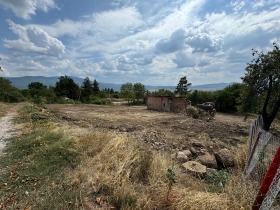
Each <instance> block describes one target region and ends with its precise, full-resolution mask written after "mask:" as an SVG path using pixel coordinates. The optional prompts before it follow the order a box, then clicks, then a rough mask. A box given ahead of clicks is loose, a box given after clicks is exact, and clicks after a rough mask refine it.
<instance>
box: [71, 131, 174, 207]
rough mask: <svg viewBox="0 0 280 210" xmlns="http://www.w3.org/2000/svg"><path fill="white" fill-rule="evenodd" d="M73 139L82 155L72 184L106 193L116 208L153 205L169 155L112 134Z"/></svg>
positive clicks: (104, 194) (95, 192) (169, 161)
mask: <svg viewBox="0 0 280 210" xmlns="http://www.w3.org/2000/svg"><path fill="white" fill-rule="evenodd" d="M77 143H78V145H79V149H80V151H81V152H83V153H84V154H85V156H86V159H85V161H84V162H83V163H82V164H81V165H80V167H79V168H78V169H77V171H76V172H75V173H74V177H73V184H74V185H78V186H81V187H82V188H83V189H88V192H87V193H88V194H95V195H103V196H108V202H109V203H110V204H111V205H113V206H115V207H116V208H118V209H151V208H152V207H153V206H155V205H156V203H157V202H158V201H157V200H156V198H157V196H156V195H158V194H157V193H158V192H159V189H160V190H162V188H163V186H164V187H165V186H167V185H166V183H165V175H166V171H167V168H168V167H170V166H171V165H172V162H171V160H170V159H168V158H167V157H164V156H163V155H161V154H157V153H154V152H152V151H149V150H148V149H147V148H145V147H144V146H143V145H140V144H139V143H137V142H133V141H131V140H129V139H127V138H125V137H123V136H113V135H112V134H106V135H104V134H102V133H93V134H90V135H87V136H85V137H83V138H81V139H80V140H79V141H78V142H77ZM164 191H165V190H164ZM156 192H157V193H156ZM153 193H154V194H155V196H154V199H153ZM160 193H166V192H160Z"/></svg>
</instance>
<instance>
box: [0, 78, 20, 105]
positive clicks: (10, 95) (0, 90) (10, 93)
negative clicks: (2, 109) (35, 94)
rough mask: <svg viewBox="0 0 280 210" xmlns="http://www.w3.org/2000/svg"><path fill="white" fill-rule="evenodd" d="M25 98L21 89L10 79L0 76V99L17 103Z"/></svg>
mask: <svg viewBox="0 0 280 210" xmlns="http://www.w3.org/2000/svg"><path fill="white" fill-rule="evenodd" d="M23 100H24V97H23V95H22V93H21V91H20V90H19V89H17V88H16V87H14V86H13V85H12V84H11V82H10V81H9V80H7V79H4V78H2V77H0V101H2V102H10V103H15V102H20V101H23Z"/></svg>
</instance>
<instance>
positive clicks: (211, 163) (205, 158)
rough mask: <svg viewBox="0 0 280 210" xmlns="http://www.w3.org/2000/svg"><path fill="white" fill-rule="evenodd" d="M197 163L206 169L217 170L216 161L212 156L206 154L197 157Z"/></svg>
mask: <svg viewBox="0 0 280 210" xmlns="http://www.w3.org/2000/svg"><path fill="white" fill-rule="evenodd" d="M197 161H198V162H200V163H201V164H203V165H205V166H207V167H208V168H218V165H217V161H216V158H215V156H214V155H211V154H210V153H209V152H206V153H205V154H204V155H202V156H199V157H198V158H197Z"/></svg>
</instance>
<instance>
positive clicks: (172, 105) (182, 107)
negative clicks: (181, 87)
mask: <svg viewBox="0 0 280 210" xmlns="http://www.w3.org/2000/svg"><path fill="white" fill-rule="evenodd" d="M187 106H188V100H187V99H186V98H175V97H167V96H149V97H148V99H147V109H150V110H157V111H163V112H184V111H186V108H187Z"/></svg>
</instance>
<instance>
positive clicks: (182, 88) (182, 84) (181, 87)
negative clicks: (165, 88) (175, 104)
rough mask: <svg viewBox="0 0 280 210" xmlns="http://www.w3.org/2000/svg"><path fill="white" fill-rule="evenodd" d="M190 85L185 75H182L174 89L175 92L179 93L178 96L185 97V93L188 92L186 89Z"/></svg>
mask: <svg viewBox="0 0 280 210" xmlns="http://www.w3.org/2000/svg"><path fill="white" fill-rule="evenodd" d="M191 85H192V84H191V83H188V80H187V77H186V76H184V77H182V78H181V79H180V81H179V83H178V85H177V87H176V89H175V94H179V96H180V97H186V95H187V94H188V93H189V92H190V91H188V88H189V86H191Z"/></svg>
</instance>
